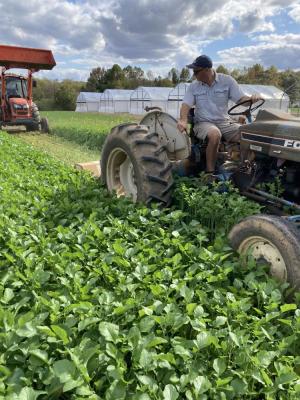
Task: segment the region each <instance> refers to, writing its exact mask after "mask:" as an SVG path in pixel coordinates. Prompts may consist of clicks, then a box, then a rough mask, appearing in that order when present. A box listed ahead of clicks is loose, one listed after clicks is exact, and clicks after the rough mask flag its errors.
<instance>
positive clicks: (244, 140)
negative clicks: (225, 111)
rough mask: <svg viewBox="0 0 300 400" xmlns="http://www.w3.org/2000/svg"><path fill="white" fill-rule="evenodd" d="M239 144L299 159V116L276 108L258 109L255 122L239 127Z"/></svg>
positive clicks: (262, 151)
mask: <svg viewBox="0 0 300 400" xmlns="http://www.w3.org/2000/svg"><path fill="white" fill-rule="evenodd" d="M240 132H241V144H242V146H243V147H249V148H250V149H251V150H254V151H256V152H260V153H263V154H267V155H269V156H272V157H277V158H283V159H286V160H292V161H299V160H300V118H297V117H294V116H292V115H290V114H287V113H284V112H281V111H277V110H260V111H259V113H258V114H257V117H256V120H255V122H253V123H251V124H248V125H243V126H242V127H241V128H240Z"/></svg>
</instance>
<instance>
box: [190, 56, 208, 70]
mask: <svg viewBox="0 0 300 400" xmlns="http://www.w3.org/2000/svg"><path fill="white" fill-rule="evenodd" d="M212 65H213V64H212V60H211V58H209V57H208V56H205V55H204V54H203V55H202V56H199V57H197V58H196V60H194V61H193V63H192V64H189V65H187V68H193V69H197V68H211V67H212Z"/></svg>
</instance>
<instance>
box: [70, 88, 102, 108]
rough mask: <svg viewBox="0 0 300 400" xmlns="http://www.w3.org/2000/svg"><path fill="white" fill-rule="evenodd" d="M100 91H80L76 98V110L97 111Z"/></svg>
mask: <svg viewBox="0 0 300 400" xmlns="http://www.w3.org/2000/svg"><path fill="white" fill-rule="evenodd" d="M101 94H102V93H96V92H80V93H79V95H78V97H77V100H76V110H75V111H77V112H98V111H99V102H100V97H101Z"/></svg>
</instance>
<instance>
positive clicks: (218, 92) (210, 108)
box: [177, 55, 262, 176]
mask: <svg viewBox="0 0 300 400" xmlns="http://www.w3.org/2000/svg"><path fill="white" fill-rule="evenodd" d="M212 65H213V64H212V60H211V59H210V58H209V57H208V56H206V55H201V56H199V57H197V58H196V59H195V60H194V62H193V63H192V64H189V65H187V67H188V68H191V69H193V72H194V77H195V78H196V79H195V80H194V81H193V82H192V83H191V84H190V86H189V88H188V90H187V92H186V94H185V96H184V98H183V102H182V105H181V109H180V119H179V120H178V123H177V127H178V129H179V130H180V132H184V131H186V130H187V125H188V114H189V110H190V108H192V107H193V106H195V117H194V123H195V125H194V133H195V135H196V137H197V138H198V139H200V140H205V139H207V142H208V143H207V148H206V174H208V176H210V175H211V176H213V174H214V172H215V166H216V159H217V152H218V148H219V144H220V141H221V138H222V137H223V138H224V139H225V140H226V141H227V142H229V143H237V142H239V141H240V134H239V127H240V125H239V124H238V123H236V122H235V121H233V120H232V119H231V118H230V117H229V116H228V113H227V111H228V100H232V101H233V102H235V103H240V102H243V101H247V100H249V101H251V102H252V103H255V102H257V101H258V100H262V97H261V96H259V95H257V94H253V95H252V96H246V95H245V94H244V93H243V91H242V90H241V88H240V86H239V85H238V83H237V82H236V80H235V79H234V78H232V77H231V76H230V75H226V74H221V73H217V72H216V71H215V70H214V69H213V68H212Z"/></svg>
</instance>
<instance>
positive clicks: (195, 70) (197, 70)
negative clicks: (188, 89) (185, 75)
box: [193, 68, 205, 75]
mask: <svg viewBox="0 0 300 400" xmlns="http://www.w3.org/2000/svg"><path fill="white" fill-rule="evenodd" d="M204 70H205V68H198V69H193V72H194V75H196V74H198V72H201V71H204Z"/></svg>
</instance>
